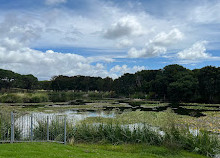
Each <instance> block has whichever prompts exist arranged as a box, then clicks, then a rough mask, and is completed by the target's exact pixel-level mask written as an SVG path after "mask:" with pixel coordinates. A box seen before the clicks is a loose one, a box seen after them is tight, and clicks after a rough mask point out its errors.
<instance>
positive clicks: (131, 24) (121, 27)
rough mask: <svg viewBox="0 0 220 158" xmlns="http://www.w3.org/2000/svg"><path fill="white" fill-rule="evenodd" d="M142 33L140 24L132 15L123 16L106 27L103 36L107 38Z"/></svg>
mask: <svg viewBox="0 0 220 158" xmlns="http://www.w3.org/2000/svg"><path fill="white" fill-rule="evenodd" d="M143 34H144V30H143V28H142V26H141V24H140V23H139V22H138V20H137V19H136V17H134V16H125V17H123V18H121V19H119V20H118V21H117V22H116V23H114V24H113V25H112V26H111V27H110V28H108V29H107V30H106V31H105V33H104V37H105V38H108V39H117V38H120V37H125V36H126V37H129V36H140V35H143Z"/></svg>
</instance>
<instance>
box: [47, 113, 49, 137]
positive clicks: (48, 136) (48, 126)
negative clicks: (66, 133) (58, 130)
mask: <svg viewBox="0 0 220 158" xmlns="http://www.w3.org/2000/svg"><path fill="white" fill-rule="evenodd" d="M47 141H49V117H48V116H47Z"/></svg>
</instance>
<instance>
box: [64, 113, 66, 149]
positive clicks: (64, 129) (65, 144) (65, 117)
mask: <svg viewBox="0 0 220 158" xmlns="http://www.w3.org/2000/svg"><path fill="white" fill-rule="evenodd" d="M64 144H65V145H66V117H65V118H64Z"/></svg>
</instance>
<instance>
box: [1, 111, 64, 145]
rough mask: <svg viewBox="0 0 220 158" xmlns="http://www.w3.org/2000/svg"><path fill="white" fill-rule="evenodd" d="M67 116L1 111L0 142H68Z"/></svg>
mask: <svg viewBox="0 0 220 158" xmlns="http://www.w3.org/2000/svg"><path fill="white" fill-rule="evenodd" d="M66 126H67V125H66V117H65V116H57V115H52V114H48V115H47V116H45V115H41V114H22V113H13V112H11V113H0V142H2V143H3V142H10V143H13V142H33V141H35V142H36V141H37V142H39V141H40V142H41V141H48V142H49V141H53V142H59V143H64V144H66Z"/></svg>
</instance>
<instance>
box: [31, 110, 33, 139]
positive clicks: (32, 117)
mask: <svg viewBox="0 0 220 158" xmlns="http://www.w3.org/2000/svg"><path fill="white" fill-rule="evenodd" d="M31 142H33V114H31Z"/></svg>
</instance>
